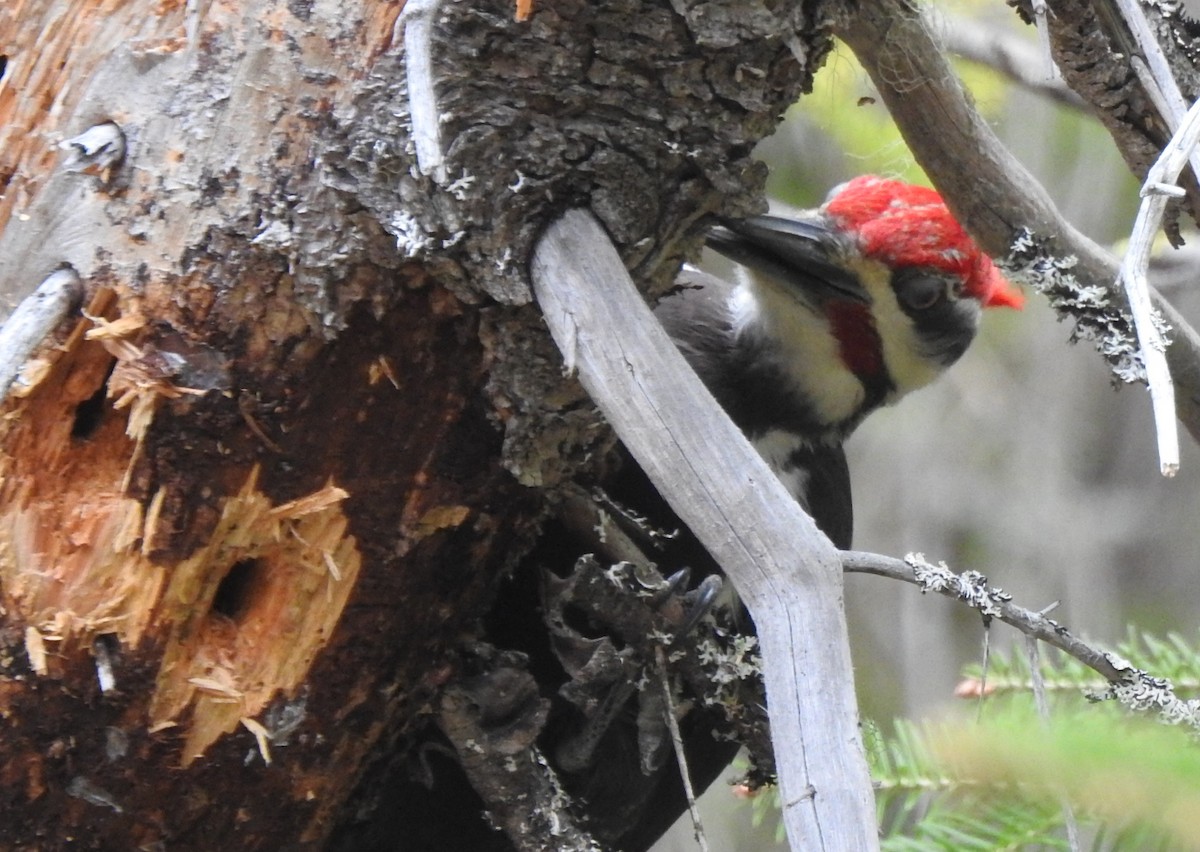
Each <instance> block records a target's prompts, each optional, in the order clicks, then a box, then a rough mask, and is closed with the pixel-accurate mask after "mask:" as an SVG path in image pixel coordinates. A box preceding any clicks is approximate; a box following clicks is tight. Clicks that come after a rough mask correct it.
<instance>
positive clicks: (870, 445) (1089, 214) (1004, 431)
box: [656, 0, 1200, 852]
mask: <svg viewBox="0 0 1200 852" xmlns="http://www.w3.org/2000/svg"><path fill="white" fill-rule="evenodd" d="M931 11H933V13H934V14H935V15H936V16H937V17H938V18H940V19H941V20H940V23H939V26H940V28H941V29H942V32H943V37H944V38H945V40H946V41H947V43H948V44H949V45H950V46H951V47H952V48H953V47H957V48H958V49H959V51H960V52H961V53H963V54H968V53H977V52H978V51H979V49H980V45H981V44H982V45H983V46H984V47H989V46H995V45H996V44H997V43H1004V42H1005V41H1006V40H1009V39H1015V40H1017V41H1019V42H1021V43H1022V45H1021V46H1023V47H1024V48H1025V49H1027V50H1030V51H1034V54H1033V55H1034V59H1033V60H1032V63H1030V64H1027V65H1026V70H1027V71H1028V72H1030V76H1032V77H1033V78H1035V79H1037V80H1039V81H1041V80H1044V79H1045V78H1046V72H1045V71H1044V70H1042V69H1043V68H1044V64H1043V62H1044V61H1043V60H1042V59H1041V55H1040V54H1038V53H1037V52H1036V38H1035V34H1034V32H1033V30H1032V29H1031V28H1027V27H1025V26H1024V25H1023V24H1021V22H1020V21H1019V20H1018V19H1017V17H1016V15H1015V13H1014V12H1013V11H1012V10H1011V9H1009V8H1007V7H1006V6H1005V5H1004V4H1003V3H1001V2H999V0H977V2H961V3H944V4H939V5H938V7H937V8H936V9H932V10H931ZM958 69H959V73H960V74H961V75H962V77H963V78H964V81H965V82H966V83H967V85H968V88H970V89H971V91H972V93H973V94H974V96H975V99H976V101H977V104H978V106H979V108H980V109H981V111H982V112H983V113H984V114H985V116H986V117H987V118H988V119H989V120H990V121H991V122H992V124H993V126H994V127H995V129H996V131H997V132H998V134H999V135H1000V137H1001V138H1002V139H1003V140H1004V141H1005V143H1006V144H1007V145H1008V147H1009V149H1010V150H1012V151H1013V153H1014V154H1016V155H1017V156H1018V157H1019V158H1020V159H1021V160H1022V161H1023V162H1024V163H1025V165H1026V166H1027V167H1028V168H1029V169H1030V170H1031V171H1032V172H1033V173H1034V174H1035V175H1036V176H1037V178H1038V179H1039V180H1040V181H1041V183H1042V185H1043V186H1044V187H1045V188H1046V189H1047V191H1049V193H1050V195H1051V197H1053V198H1054V199H1055V201H1056V202H1057V204H1058V206H1059V208H1060V210H1061V211H1062V212H1063V213H1064V215H1065V216H1066V217H1067V218H1068V219H1069V220H1071V221H1072V222H1074V223H1075V225H1076V226H1078V227H1079V228H1080V229H1081V230H1083V231H1084V232H1085V233H1087V234H1088V235H1089V236H1091V237H1092V238H1093V239H1095V240H1097V241H1098V242H1100V243H1101V244H1102V245H1107V246H1109V247H1111V248H1112V250H1113V251H1114V252H1116V253H1120V252H1122V251H1123V250H1124V243H1123V241H1124V239H1125V237H1126V236H1127V235H1128V233H1129V230H1130V228H1131V227H1132V224H1133V220H1134V216H1135V214H1136V210H1137V204H1138V184H1137V182H1136V181H1135V180H1134V179H1133V178H1132V177H1131V176H1130V174H1129V172H1128V170H1127V169H1126V167H1125V164H1124V162H1123V161H1122V159H1121V157H1120V155H1119V154H1118V153H1117V152H1116V150H1115V149H1114V147H1113V145H1112V143H1111V141H1110V140H1109V137H1108V135H1107V133H1106V132H1105V131H1104V129H1103V128H1102V127H1101V126H1100V124H1099V123H1098V122H1097V121H1095V120H1094V119H1092V118H1091V117H1090V116H1089V115H1088V114H1087V113H1086V112H1084V111H1081V110H1080V109H1078V108H1076V107H1072V106H1069V105H1065V104H1063V103H1062V102H1061V101H1059V100H1056V99H1054V98H1051V97H1048V96H1047V95H1046V94H1044V93H1039V92H1037V91H1033V90H1031V89H1030V88H1026V87H1022V86H1020V85H1017V84H1014V83H1013V82H1012V81H1011V80H1010V79H1008V78H1007V77H1006V76H1005V75H1002V74H1000V73H998V72H997V71H994V70H992V69H990V68H988V67H986V66H984V65H981V64H978V63H975V62H971V61H967V60H965V59H962V60H960V61H959V62H958ZM759 154H760V156H761V158H762V159H763V160H764V161H765V162H766V163H767V164H768V165H769V166H770V167H771V181H770V185H769V191H770V195H771V198H772V205H773V207H774V208H776V209H777V210H778V211H784V212H786V210H787V209H788V208H789V207H790V208H802V207H812V206H816V205H818V204H819V203H820V202H821V200H822V198H823V197H824V195H825V193H826V192H827V191H828V190H829V189H830V188H831V187H833V186H835V185H836V184H838V183H840V182H841V181H843V180H846V179H848V178H850V177H853V176H854V175H857V174H862V173H876V174H882V175H887V176H891V177H898V178H903V179H906V180H910V181H913V182H918V183H926V184H927V183H928V180H927V179H926V178H925V176H924V174H923V173H922V172H921V171H920V169H919V168H918V167H917V166H916V165H915V164H914V163H913V160H912V157H911V155H910V154H909V153H908V149H907V148H906V147H905V145H904V143H903V141H902V140H901V139H900V136H899V134H898V133H897V132H896V130H895V128H894V126H893V125H892V123H891V121H890V119H889V117H888V114H887V110H886V109H885V108H884V106H883V105H882V102H881V101H880V100H879V99H878V97H877V96H876V95H875V93H874V89H873V87H872V86H871V83H870V81H869V80H868V79H867V77H866V75H865V74H864V73H863V72H862V71H861V70H860V69H859V67H858V65H857V63H856V62H855V61H854V59H853V57H852V55H851V54H850V53H849V51H848V50H846V49H845V48H841V49H839V51H838V52H837V53H836V54H835V55H834V56H832V57H830V59H829V60H828V62H827V63H826V65H825V67H824V68H823V69H822V70H821V71H820V72H819V73H818V75H817V79H816V87H815V90H814V92H813V93H812V94H811V95H810V96H808V97H806V98H804V99H803V100H802V101H801V102H800V103H799V104H797V105H796V106H795V107H794V108H793V109H792V111H791V113H790V114H789V115H788V117H787V120H786V121H785V123H784V124H783V125H782V126H781V127H780V129H779V131H778V132H777V133H776V134H775V135H774V136H773V137H772V138H770V139H768V140H767V141H765V142H764V143H763V144H762V145H761V146H760V149H759ZM1185 237H1187V238H1188V241H1189V243H1190V244H1191V243H1200V239H1198V238H1197V235H1196V234H1195V233H1194V232H1193V233H1192V234H1190V235H1189V234H1187V233H1185ZM1191 247H1192V246H1191V245H1189V247H1188V248H1191ZM1162 253H1163V254H1165V255H1168V256H1169V255H1172V254H1174V255H1176V256H1178V255H1181V254H1182V255H1184V256H1185V257H1186V256H1187V252H1186V251H1185V252H1184V253H1179V252H1173V251H1172V250H1171V249H1170V248H1169V247H1167V246H1166V244H1165V241H1164V243H1163V251H1162ZM1196 257H1200V256H1197V255H1192V258H1193V261H1194V259H1195V258H1196ZM1165 259H1169V257H1168V258H1165ZM1193 268H1197V267H1193ZM1197 269H1198V271H1200V268H1197ZM1183 270H1184V271H1183V273H1182V274H1175V275H1173V276H1171V277H1172V280H1171V281H1169V282H1168V281H1164V282H1163V283H1161V284H1160V285H1159V286H1160V289H1162V290H1163V291H1164V293H1165V294H1166V295H1167V296H1168V298H1170V299H1171V300H1172V301H1173V302H1174V304H1175V305H1176V307H1177V308H1179V309H1180V311H1181V312H1182V313H1183V315H1184V316H1185V317H1188V318H1189V319H1190V320H1191V321H1192V322H1193V323H1194V324H1195V323H1200V296H1198V295H1197V287H1196V280H1195V279H1197V278H1200V275H1196V274H1190V273H1189V267H1186V266H1185V267H1184V268H1183ZM1027 296H1028V297H1029V300H1028V304H1027V306H1026V307H1025V309H1024V310H1023V311H1020V312H1016V311H1010V310H995V311H988V313H987V315H986V316H985V319H984V326H983V330H982V333H981V335H980V337H979V339H978V340H977V341H976V343H975V344H974V345H973V346H972V348H971V349H970V350H969V351H968V353H967V354H966V356H965V357H964V358H963V359H962V361H960V362H959V363H958V364H957V365H955V367H954V368H953V369H952V370H950V372H949V374H948V375H947V376H946V377H944V378H943V379H941V380H940V381H939V382H937V383H936V384H935V385H934V386H932V387H930V388H926V389H925V390H922V391H919V392H917V393H915V394H912V395H911V396H909V397H907V398H906V399H904V400H903V401H902V402H901V403H900V404H898V405H897V406H895V407H893V408H889V409H885V410H883V411H881V412H878V413H876V414H873V415H872V416H871V417H870V418H868V420H867V421H866V423H865V424H864V425H863V426H862V427H861V428H860V429H859V430H858V432H857V433H856V434H855V435H854V436H853V437H852V438H851V440H850V442H849V445H848V448H847V449H848V454H849V457H850V467H851V471H852V476H853V481H854V505H855V547H856V549H860V550H869V551H875V552H878V553H884V554H888V555H892V556H898V557H902V556H904V555H905V554H906V553H909V552H913V551H919V552H923V553H924V554H926V556H927V557H928V558H929V559H930V560H932V561H934V562H936V561H938V560H945V561H946V562H947V563H948V564H949V565H950V566H951V567H953V568H955V569H956V570H960V571H961V570H965V569H968V568H971V569H975V570H978V571H981V572H983V573H984V574H986V575H987V576H988V577H989V579H990V580H991V582H992V584H993V585H998V586H1000V587H1002V588H1004V589H1005V590H1006V591H1008V592H1010V593H1012V594H1013V595H1014V598H1015V601H1016V602H1017V603H1019V604H1021V605H1024V606H1026V607H1028V608H1030V609H1035V610H1037V609H1042V608H1044V607H1046V606H1048V605H1050V604H1052V603H1054V602H1055V601H1058V602H1060V605H1059V607H1058V608H1057V609H1056V610H1055V611H1054V613H1053V615H1052V616H1051V617H1053V618H1054V619H1056V620H1057V621H1059V622H1060V623H1062V624H1065V625H1067V626H1068V627H1070V628H1071V629H1072V630H1073V631H1074V632H1076V633H1078V634H1081V635H1083V636H1085V637H1087V638H1089V639H1092V640H1094V641H1096V642H1097V643H1100V644H1103V645H1105V646H1108V647H1111V646H1113V645H1115V644H1116V643H1117V642H1118V641H1120V640H1121V639H1123V638H1124V637H1125V635H1126V632H1127V629H1128V626H1129V625H1136V626H1137V628H1138V629H1139V630H1143V631H1150V632H1155V633H1166V632H1169V631H1174V632H1178V633H1181V634H1183V635H1184V636H1185V637H1186V638H1188V639H1190V640H1195V638H1196V627H1197V616H1198V614H1200V583H1198V582H1197V577H1198V575H1200V571H1198V567H1200V566H1198V565H1197V563H1198V562H1200V523H1197V519H1198V518H1200V452H1198V451H1197V448H1196V446H1195V445H1194V443H1193V442H1192V441H1191V439H1190V438H1189V437H1188V436H1187V434H1186V433H1184V434H1182V435H1181V442H1182V444H1183V460H1182V461H1183V464H1182V469H1181V471H1180V473H1179V475H1178V476H1177V477H1175V478H1174V479H1170V480H1168V479H1164V478H1163V477H1162V476H1161V475H1160V474H1159V472H1158V459H1157V452H1156V448H1155V439H1154V431H1153V421H1152V417H1151V413H1150V399H1149V394H1148V392H1147V391H1146V389H1145V387H1144V386H1141V385H1132V386H1124V387H1121V388H1120V389H1114V387H1113V384H1112V382H1111V379H1110V374H1109V372H1108V369H1107V367H1106V365H1105V363H1104V362H1103V361H1102V360H1101V358H1100V357H1099V356H1098V355H1097V354H1096V353H1095V352H1094V351H1093V349H1092V348H1091V345H1090V344H1089V343H1087V342H1081V343H1079V344H1076V345H1071V344H1070V343H1069V338H1070V335H1071V328H1072V325H1071V323H1070V321H1065V322H1062V323H1060V322H1059V321H1058V319H1057V317H1056V316H1055V314H1054V313H1053V312H1052V311H1051V310H1050V308H1049V307H1048V306H1047V305H1046V303H1045V300H1044V299H1042V298H1040V297H1039V296H1038V295H1037V294H1036V293H1033V292H1027ZM846 601H847V608H848V612H849V619H850V628H851V636H852V640H853V644H854V648H853V650H854V662H855V668H856V672H857V681H858V691H859V698H860V706H861V710H862V713H863V715H864V717H866V718H869V719H871V720H873V721H875V722H876V723H878V724H879V725H880V726H881V727H883V728H884V729H886V728H887V726H888V725H889V723H890V721H891V720H892V719H894V718H896V717H900V716H903V717H908V718H912V719H927V718H939V717H944V716H945V715H947V714H960V715H970V716H973V715H974V714H975V713H976V712H977V707H976V706H975V703H974V702H964V701H962V700H960V699H955V698H954V697H953V691H954V686H955V684H956V683H957V682H958V681H959V680H960V677H961V672H962V669H963V667H964V666H965V665H967V664H970V663H972V662H974V663H979V662H980V661H981V658H982V644H983V629H982V626H981V622H980V619H979V617H978V616H977V615H976V614H974V613H973V612H972V611H970V610H968V609H967V608H965V607H963V606H961V605H956V604H954V603H952V602H950V601H949V600H947V599H944V598H940V597H937V598H935V597H923V596H922V595H921V594H920V593H919V592H918V591H917V590H916V589H915V588H914V587H912V586H909V585H906V584H901V583H897V582H894V581H889V580H884V579H880V578H877V577H868V576H854V575H851V576H848V577H847V580H846ZM991 643H992V647H993V648H994V649H999V650H1006V651H1007V650H1009V649H1011V648H1012V647H1013V646H1014V644H1015V645H1018V646H1020V645H1023V641H1022V637H1021V636H1020V634H1017V633H1016V632H1015V631H1013V630H1011V629H1009V628H1008V627H1006V626H1004V625H1000V624H996V625H994V626H993V627H992V630H991ZM727 774H728V776H729V777H731V778H732V777H733V776H734V775H735V772H734V771H732V770H731V771H730V772H729V773H727ZM702 805H703V812H704V813H705V815H706V816H705V829H706V832H707V835H708V839H709V845H710V847H711V848H712V849H714V850H726V852H743V851H744V852H751V850H754V851H755V852H757V850H769V849H776V848H784V847H782V846H778V845H777V844H776V842H775V839H774V838H775V819H774V816H773V815H771V816H769V817H768V818H767V819H765V820H763V822H762V824H761V825H759V826H754V825H752V824H751V823H752V820H751V816H752V808H751V807H750V805H749V804H748V803H746V802H742V801H740V800H738V799H737V798H736V797H735V796H734V795H733V794H732V792H731V788H730V787H729V786H728V785H725V784H721V783H720V782H718V783H717V784H715V785H714V786H713V788H712V789H711V790H710V791H709V793H708V794H707V795H706V796H705V798H704V800H703V803H702ZM697 848H698V847H697V846H696V843H695V841H694V840H693V839H692V837H691V826H690V823H688V822H687V820H686V819H685V820H684V823H682V824H680V825H677V826H676V827H675V829H673V831H672V833H671V834H670V835H669V836H668V837H667V838H664V840H663V841H662V842H660V844H659V845H658V846H657V847H656V850H658V852H691V850H695V849H697Z"/></svg>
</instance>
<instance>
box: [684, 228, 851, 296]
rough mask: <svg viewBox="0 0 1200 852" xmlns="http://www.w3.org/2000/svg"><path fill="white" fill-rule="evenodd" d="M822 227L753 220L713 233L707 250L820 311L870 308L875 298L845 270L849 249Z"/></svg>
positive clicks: (838, 237)
mask: <svg viewBox="0 0 1200 852" xmlns="http://www.w3.org/2000/svg"><path fill="white" fill-rule="evenodd" d="M842 240H844V237H840V236H839V235H837V234H835V233H834V232H833V231H832V230H830V229H829V228H828V227H826V226H825V225H824V224H822V223H820V222H819V221H813V220H801V219H782V218H780V217H778V216H752V217H751V218H749V219H741V220H729V221H726V222H724V223H722V224H721V225H718V226H716V227H714V228H713V229H712V230H711V231H709V234H708V239H707V245H708V247H709V248H711V249H713V250H714V251H717V252H720V253H721V254H723V255H725V256H726V257H728V258H729V259H730V260H733V261H735V262H737V263H740V264H741V265H742V266H745V267H747V268H748V269H750V270H752V271H754V272H757V273H760V274H765V275H768V276H770V277H771V278H774V279H776V280H778V281H781V282H784V283H786V284H788V285H791V286H795V287H798V288H799V289H800V290H801V291H803V294H804V297H805V300H806V301H810V302H812V303H814V304H816V305H821V304H824V303H825V302H827V301H829V300H831V299H833V300H840V301H845V300H850V301H854V302H862V303H864V304H867V303H869V302H870V301H871V297H870V296H869V295H868V293H867V291H866V290H865V289H864V288H863V286H862V283H861V282H860V281H859V280H858V277H857V276H856V275H855V274H854V273H853V272H852V271H851V270H849V269H847V268H846V266H845V256H846V254H848V253H850V247H849V246H844V245H843V244H842Z"/></svg>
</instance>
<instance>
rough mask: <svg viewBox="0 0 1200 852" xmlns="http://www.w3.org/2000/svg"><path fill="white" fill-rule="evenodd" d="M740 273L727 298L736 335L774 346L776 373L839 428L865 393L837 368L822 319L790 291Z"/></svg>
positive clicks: (834, 343) (839, 359)
mask: <svg viewBox="0 0 1200 852" xmlns="http://www.w3.org/2000/svg"><path fill="white" fill-rule="evenodd" d="M739 273H740V274H741V279H742V280H741V283H740V284H739V286H738V287H737V289H736V290H734V292H733V295H732V296H731V297H730V310H731V312H732V314H733V328H734V331H735V333H737V334H738V335H742V334H761V335H763V336H765V337H766V338H767V339H768V340H770V341H772V342H773V343H774V344H775V345H776V346H778V353H777V357H778V358H779V366H780V368H781V369H782V370H783V372H784V374H785V375H786V376H787V377H788V378H789V379H790V380H791V381H792V383H793V384H794V385H795V387H796V390H797V391H798V392H799V393H800V394H801V395H802V396H803V397H804V398H805V399H808V400H811V401H812V402H813V403H814V404H815V405H816V411H815V412H814V413H815V414H816V415H817V416H818V417H819V418H820V419H821V420H823V421H824V422H826V423H840V422H842V421H843V420H846V419H847V418H849V417H852V416H854V415H855V414H856V413H857V412H858V409H859V407H860V406H861V405H862V403H863V398H864V397H865V396H866V391H865V390H864V389H863V386H862V382H860V381H859V380H858V378H857V377H856V376H855V375H854V373H852V372H851V371H850V370H849V369H847V367H846V365H845V364H844V363H843V362H842V356H841V352H840V349H839V346H838V342H837V340H836V338H834V336H833V333H832V332H831V331H830V329H829V323H828V321H827V320H826V319H825V317H823V316H818V315H817V314H814V313H813V312H812V309H811V308H809V306H808V305H806V304H804V303H803V302H802V301H801V300H800V299H799V298H797V297H796V295H795V288H794V287H792V286H791V285H788V284H785V283H783V282H780V281H775V280H773V279H772V278H771V277H770V276H767V275H763V274H761V273H759V274H753V275H752V274H749V273H745V271H744V270H739Z"/></svg>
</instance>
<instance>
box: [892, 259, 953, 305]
mask: <svg viewBox="0 0 1200 852" xmlns="http://www.w3.org/2000/svg"><path fill="white" fill-rule="evenodd" d="M892 287H893V289H894V290H895V291H896V299H897V300H899V302H900V306H901V307H903V308H905V309H907V310H909V311H927V310H929V309H930V308H932V307H933V306H934V305H936V304H937V303H938V302H940V301H942V299H944V298H945V297H946V292H947V286H946V280H945V279H944V278H942V277H941V276H940V275H930V274H929V273H927V272H921V271H918V270H915V269H902V270H900V271H898V272H897V273H896V274H895V276H894V277H893V279H892Z"/></svg>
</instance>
